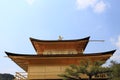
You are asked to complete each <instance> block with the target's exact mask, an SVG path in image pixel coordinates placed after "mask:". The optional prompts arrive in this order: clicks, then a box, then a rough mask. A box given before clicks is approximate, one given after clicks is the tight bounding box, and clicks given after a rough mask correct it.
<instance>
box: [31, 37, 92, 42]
mask: <svg viewBox="0 0 120 80" xmlns="http://www.w3.org/2000/svg"><path fill="white" fill-rule="evenodd" d="M89 38H90V36H88V37H85V38H82V39H72V40H40V39H35V38H32V37H30V40H31V41H37V42H73V41H81V40H89Z"/></svg>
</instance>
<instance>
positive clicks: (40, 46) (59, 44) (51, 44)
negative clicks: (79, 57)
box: [30, 37, 90, 54]
mask: <svg viewBox="0 0 120 80" xmlns="http://www.w3.org/2000/svg"><path fill="white" fill-rule="evenodd" d="M89 38H90V37H86V38H83V39H76V40H38V39H34V38H30V40H31V42H32V45H33V47H34V48H35V51H36V52H37V53H38V54H42V53H43V52H44V50H53V49H54V50H62V51H64V50H65V49H66V50H67V49H75V50H76V51H78V52H80V53H81V52H83V51H84V50H85V48H86V46H87V44H88V42H89Z"/></svg>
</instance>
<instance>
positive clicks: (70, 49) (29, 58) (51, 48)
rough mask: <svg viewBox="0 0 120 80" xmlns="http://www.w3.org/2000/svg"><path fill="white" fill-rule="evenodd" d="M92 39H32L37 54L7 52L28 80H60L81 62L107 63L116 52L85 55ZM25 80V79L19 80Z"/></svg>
mask: <svg viewBox="0 0 120 80" xmlns="http://www.w3.org/2000/svg"><path fill="white" fill-rule="evenodd" d="M89 39H90V37H86V38H82V39H74V40H62V38H60V39H59V40H39V39H34V38H30V41H31V43H32V45H33V47H34V49H35V51H36V53H37V54H17V53H11V52H5V53H6V54H7V55H8V57H9V58H11V59H12V60H13V61H14V62H15V63H16V64H17V65H18V66H20V67H21V68H22V69H23V70H24V71H25V72H26V73H27V78H26V80H60V79H61V77H59V76H58V75H59V74H62V73H63V72H64V70H65V69H66V68H67V67H68V66H69V65H71V64H76V65H78V64H80V61H83V60H88V59H89V60H91V61H92V62H94V61H97V60H99V61H106V60H107V59H109V58H110V57H111V56H112V55H113V53H114V52H115V50H111V51H106V52H98V53H89V54H84V51H85V48H86V46H87V44H88V42H89V41H90V40H89ZM18 80H23V79H18Z"/></svg>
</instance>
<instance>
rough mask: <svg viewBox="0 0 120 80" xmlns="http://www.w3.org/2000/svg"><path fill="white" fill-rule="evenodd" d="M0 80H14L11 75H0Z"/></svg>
mask: <svg viewBox="0 0 120 80" xmlns="http://www.w3.org/2000/svg"><path fill="white" fill-rule="evenodd" d="M0 80H14V76H13V75H11V74H0Z"/></svg>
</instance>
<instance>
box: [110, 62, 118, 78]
mask: <svg viewBox="0 0 120 80" xmlns="http://www.w3.org/2000/svg"><path fill="white" fill-rule="evenodd" d="M111 63H112V66H111V70H112V72H111V74H110V78H111V79H112V80H120V63H117V62H114V61H112V62H111Z"/></svg>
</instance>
